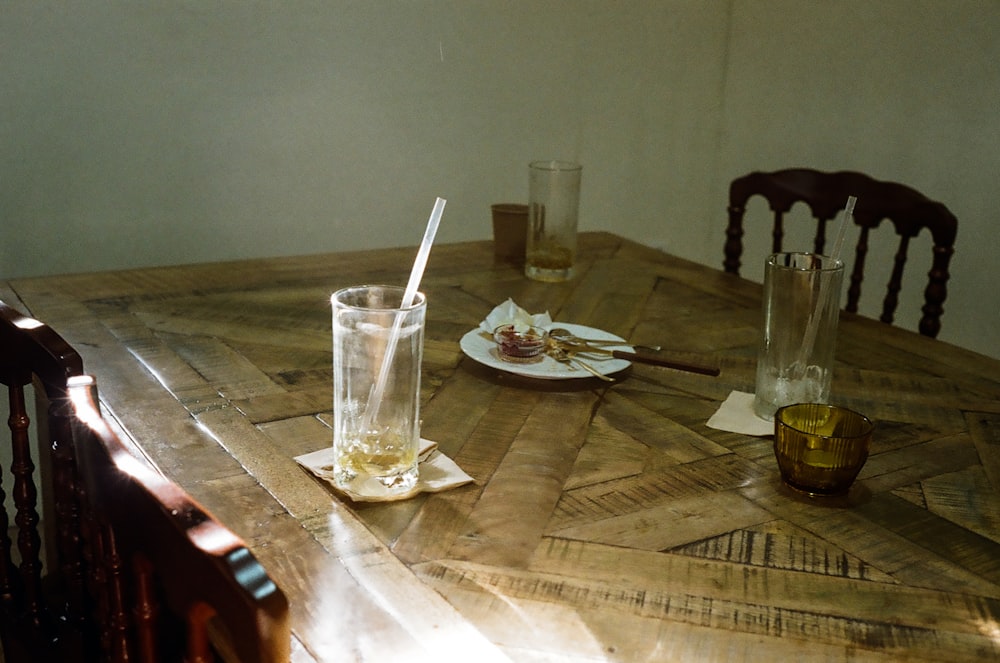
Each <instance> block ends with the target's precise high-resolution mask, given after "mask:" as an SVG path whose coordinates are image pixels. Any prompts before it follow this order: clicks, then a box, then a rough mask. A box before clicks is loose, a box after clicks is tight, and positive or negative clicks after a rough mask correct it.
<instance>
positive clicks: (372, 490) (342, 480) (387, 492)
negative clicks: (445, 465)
mask: <svg viewBox="0 0 1000 663" xmlns="http://www.w3.org/2000/svg"><path fill="white" fill-rule="evenodd" d="M418 478H419V473H418V469H417V468H416V467H412V468H410V469H407V470H404V471H401V472H397V473H395V474H389V475H384V476H370V475H363V474H354V473H353V472H336V471H335V472H334V484H335V485H336V486H337V488H339V489H340V490H342V491H344V492H345V493H348V494H349V495H353V496H357V497H363V498H371V499H377V500H384V499H391V498H392V497H394V496H398V495H405V494H407V493H409V492H410V491H411V490H413V488H414V486H416V485H417V479H418Z"/></svg>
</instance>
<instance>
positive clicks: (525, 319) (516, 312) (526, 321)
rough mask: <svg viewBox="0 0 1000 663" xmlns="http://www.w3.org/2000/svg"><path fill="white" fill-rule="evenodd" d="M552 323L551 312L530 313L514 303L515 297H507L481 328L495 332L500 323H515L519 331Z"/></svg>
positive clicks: (481, 324) (488, 331)
mask: <svg viewBox="0 0 1000 663" xmlns="http://www.w3.org/2000/svg"><path fill="white" fill-rule="evenodd" d="M551 324H552V317H551V316H550V315H549V312H548V311H546V312H545V313H534V314H532V313H528V312H527V311H525V310H524V309H523V308H521V307H520V306H518V305H517V304H515V303H514V300H513V299H509V298H508V299H507V301H505V302H504V303H503V304H500V305H498V306H496V307H495V308H494V309H493V310H492V311H490V313H489V315H487V316H486V319H485V320H483V321H482V322H480V323H479V328H480V329H482V330H483V331H484V332H486V333H487V334H493V330H494V329H496V328H497V327H499V326H500V325H514V328H515V329H517V330H518V331H524V330H526V329H527V328H528V327H531V326H535V327H547V326H548V325H551Z"/></svg>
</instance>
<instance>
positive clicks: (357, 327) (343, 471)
mask: <svg viewBox="0 0 1000 663" xmlns="http://www.w3.org/2000/svg"><path fill="white" fill-rule="evenodd" d="M403 294H404V289H403V288H398V287H395V286H384V285H364V286H355V287H351V288H345V289H343V290H339V291H337V292H335V293H334V294H333V296H332V297H331V303H332V304H333V449H334V464H333V473H334V482H335V483H336V485H337V486H338V487H340V488H341V489H343V490H344V491H345V492H347V493H349V494H354V495H361V496H371V497H383V498H384V497H386V496H387V495H388V496H391V495H393V494H402V493H406V492H407V491H409V490H410V489H411V488H413V486H414V485H415V484H416V482H417V475H418V470H417V451H418V448H419V442H420V367H421V363H422V361H423V348H424V321H425V313H426V310H427V305H426V299H425V297H424V295H423V294H422V293H417V296H416V297H415V299H414V302H413V304H412V305H411V306H409V307H406V308H402V307H401V304H402V301H403ZM393 336H395V337H396V341H395V344H393V342H392V338H393ZM383 362H388V363H387V366H386V368H385V370H384V371H383ZM381 373H384V378H385V380H384V383H383V389H382V392H381V397H380V398H378V389H377V387H376V385H377V383H378V381H379V376H380V374H381ZM376 399H377V403H376Z"/></svg>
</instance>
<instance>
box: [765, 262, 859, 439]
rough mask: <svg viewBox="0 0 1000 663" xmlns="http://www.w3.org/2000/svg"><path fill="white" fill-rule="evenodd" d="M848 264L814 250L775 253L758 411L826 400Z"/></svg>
mask: <svg viewBox="0 0 1000 663" xmlns="http://www.w3.org/2000/svg"><path fill="white" fill-rule="evenodd" d="M843 277H844V263H843V262H841V261H840V260H837V261H834V260H833V259H832V258H829V257H827V256H823V255H818V254H814V253H775V254H773V255H771V256H770V257H769V258H768V259H767V262H766V263H765V267H764V298H763V323H762V325H761V339H760V349H759V352H758V353H757V385H756V392H755V395H754V412H755V413H756V414H757V416H759V417H762V418H764V419H767V420H771V419H772V418H773V417H774V412H775V410H777V409H778V408H779V407H781V406H783V405H789V404H791V403H825V402H827V401H828V400H829V397H830V380H831V378H832V377H833V361H834V347H835V345H836V340H837V320H838V318H839V316H840V290H841V283H842V282H843Z"/></svg>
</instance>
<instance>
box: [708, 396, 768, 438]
mask: <svg viewBox="0 0 1000 663" xmlns="http://www.w3.org/2000/svg"><path fill="white" fill-rule="evenodd" d="M753 399H754V395H753V394H748V393H746V392H743V391H733V392H731V393H730V394H729V396H728V397H726V400H724V401H723V402H722V405H720V406H719V409H718V410H716V412H715V414H713V415H712V416H711V417H709V419H708V422H707V423H706V425H707V426H708V427H709V428H714V429H716V430H724V431H727V432H730V433H742V434H744V435H756V436H757V437H765V436H767V435H774V422H771V421H767V420H766V419H761V418H760V417H758V416H757V414H756V413H755V412H754V411H753Z"/></svg>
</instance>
